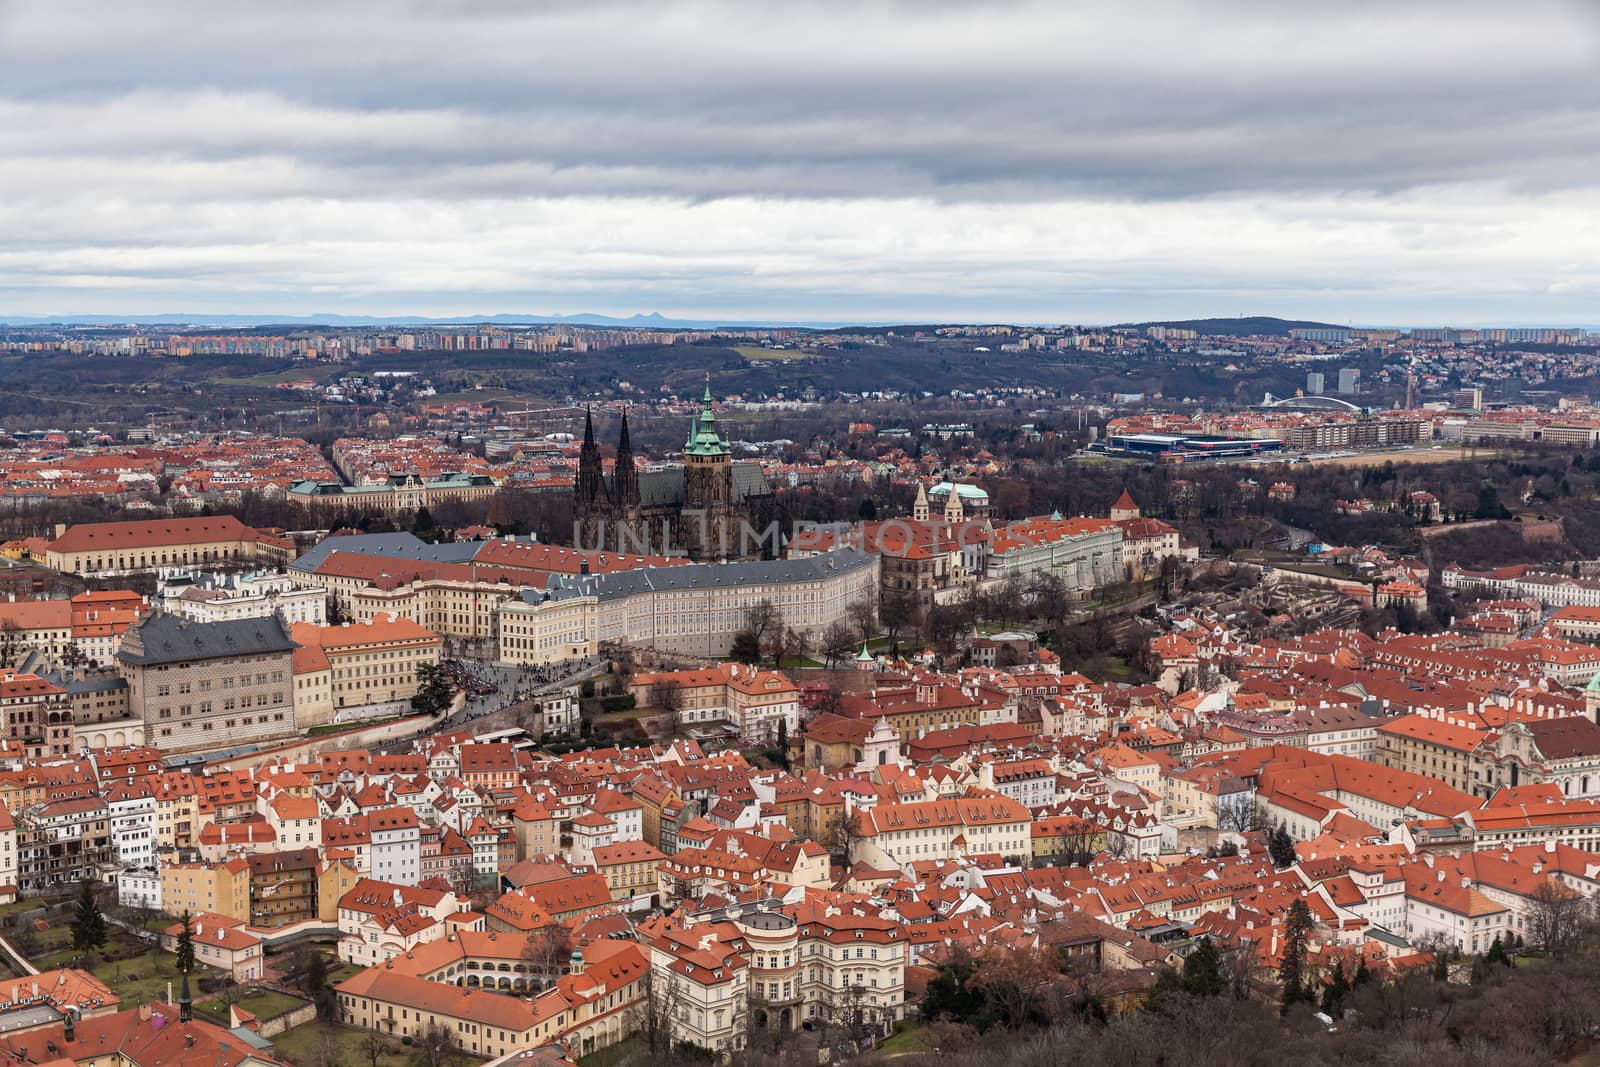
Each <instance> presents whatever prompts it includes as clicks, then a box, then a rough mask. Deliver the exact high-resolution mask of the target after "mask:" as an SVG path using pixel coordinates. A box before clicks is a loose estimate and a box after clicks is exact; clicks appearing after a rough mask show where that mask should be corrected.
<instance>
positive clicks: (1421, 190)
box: [0, 2, 1600, 326]
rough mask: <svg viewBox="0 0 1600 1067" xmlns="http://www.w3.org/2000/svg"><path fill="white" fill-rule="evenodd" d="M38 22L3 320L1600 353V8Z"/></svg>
mask: <svg viewBox="0 0 1600 1067" xmlns="http://www.w3.org/2000/svg"><path fill="white" fill-rule="evenodd" d="M0 30H3V32H0V58H3V59H4V61H5V62H6V63H7V66H8V69H9V70H10V71H11V72H12V74H13V78H12V79H10V86H11V87H10V88H8V89H7V90H4V91H3V92H0V113H4V114H5V115H6V120H7V121H6V122H5V123H4V124H3V127H4V129H5V130H6V135H5V136H4V140H3V142H0V143H4V144H5V146H6V148H7V152H6V155H5V157H4V162H3V163H0V224H3V227H4V231H5V232H7V233H8V234H9V235H10V236H9V238H8V240H7V241H6V242H5V243H4V244H3V245H0V318H3V317H6V316H13V317H14V316H51V317H53V316H60V315H69V316H72V315H77V316H84V315H93V314H110V315H118V316H129V317H132V316H141V315H152V314H169V313H175V314H182V315H185V316H194V317H195V318H196V319H200V320H203V319H204V317H205V316H207V315H222V314H228V313H259V314H266V315H269V316H304V315H332V314H345V315H372V316H385V317H387V316H401V315H422V316H430V317H459V318H462V319H471V318H476V317H479V316H484V315H494V314H505V313H512V314H528V315H530V317H532V316H555V315H564V314H576V313H588V314H604V315H613V316H620V317H627V316H629V315H633V314H635V313H649V312H659V313H661V314H662V315H665V316H668V317H671V318H680V319H725V320H729V321H778V322H796V321H806V322H812V321H816V322H829V323H846V322H862V323H892V322H962V321H975V322H986V321H1009V322H1078V323H1112V322H1123V321H1138V320H1148V319H1184V318H1191V317H1202V316H1217V317H1227V316H1230V315H1236V314H1245V315H1255V314H1271V315H1278V316H1282V317H1285V318H1304V319H1318V320H1322V321H1328V322H1333V323H1340V324H1344V323H1353V324H1375V325H1381V324H1400V325H1437V324H1444V323H1449V324H1455V325H1462V326H1476V325H1525V324H1526V325H1532V324H1541V325H1542V324H1574V325H1589V324H1592V323H1594V322H1595V317H1594V315H1593V312H1592V310H1591V309H1592V306H1593V299H1594V296H1595V293H1596V290H1597V288H1600V272H1597V271H1596V269H1595V268H1594V266H1593V263H1592V260H1593V257H1592V253H1591V251H1590V250H1591V249H1592V248H1593V246H1594V243H1595V242H1594V238H1595V236H1596V235H1595V232H1594V230H1595V224H1594V222H1593V218H1594V217H1595V213H1594V210H1593V209H1594V207H1595V204H1596V200H1597V198H1596V185H1595V179H1594V178H1593V177H1592V175H1593V173H1594V172H1595V168H1594V167H1593V166H1592V164H1593V163H1594V162H1595V154H1596V153H1595V152H1594V150H1593V149H1592V148H1591V147H1588V146H1590V145H1592V144H1593V143H1594V138H1593V137H1592V136H1591V134H1592V133H1593V132H1594V130H1595V128H1596V126H1597V125H1600V79H1597V78H1596V76H1595V74H1594V73H1593V71H1594V69H1595V63H1594V60H1595V57H1596V54H1597V52H1600V22H1597V20H1596V18H1595V16H1594V13H1593V12H1592V10H1591V9H1589V8H1586V7H1585V6H1583V5H1577V4H1562V3H1545V4H1535V5H1529V6H1526V7H1524V8H1520V9H1518V10H1517V11H1516V12H1509V11H1504V10H1500V9H1495V8H1491V7H1487V6H1484V7H1470V6H1469V7H1467V8H1465V9H1463V8H1460V7H1458V6H1453V7H1445V6H1442V5H1412V6H1408V7H1407V8H1405V9H1404V10H1380V9H1361V10H1357V11H1354V12H1351V11H1337V12H1335V11H1326V12H1304V11H1295V12H1293V13H1292V14H1291V13H1289V12H1288V11H1287V10H1282V11H1277V10H1267V11H1263V10H1262V9H1252V10H1251V11H1250V12H1249V13H1248V14H1221V15H1218V14H1216V13H1214V12H1211V11H1208V10H1206V9H1204V8H1201V7H1199V6H1197V5H1189V4H1181V3H1172V4H1166V5H1161V6H1160V7H1159V8H1157V9H1143V10H1142V11H1141V12H1140V14H1139V16H1137V17H1132V16H1117V15H1108V14H1097V13H1089V12H1081V11H1080V12H1066V13H1064V12H1061V11H1057V10H1055V9H1053V8H1050V7H1048V6H1045V5H1037V4H1029V3H1015V4H1006V5H1002V6H1000V7H997V8H991V9H987V10H985V11H983V12H970V11H966V10H963V9H961V8H958V7H955V6H934V7H931V8H929V7H927V6H925V5H916V6H912V5H898V4H886V5H878V6H875V7H872V8H869V9H866V10H856V9H853V8H852V9H845V8H837V9H830V8H828V7H827V6H826V5H823V6H820V7H809V8H807V9H805V10H803V11H801V10H783V11H761V10H756V9H750V8H740V7H720V6H717V5H703V6H695V7H685V6H678V5H663V6H655V5H652V6H649V7H643V6H638V5H633V4H627V3H616V4H607V5H584V6H581V7H579V6H572V7H554V8H541V9H540V10H539V11H538V12H528V11H526V10H524V9H523V8H522V7H521V6H520V5H494V4H487V5H486V4H474V5H471V6H470V7H457V6H450V5H445V6H442V7H437V8H429V9H426V10H419V11H412V12H409V13H408V14H407V16H406V17H404V18H390V17H387V16H384V15H383V14H382V11H381V10H380V9H378V8H370V9H368V8H362V7H361V6H359V5H340V7H339V8H338V9H337V10H323V9H319V8H317V7H315V6H312V5H295V4H291V5H289V6H288V7H287V8H284V9H278V10H275V11H274V13H273V14H272V15H271V16H270V17H269V16H267V15H264V14H262V15H252V14H238V13H232V14H219V13H217V12H215V11H214V10H210V9H201V8H199V7H198V6H196V5H193V4H188V3H181V2H172V3H162V4H154V5H141V6H140V7H139V8H138V9H137V10H130V9H117V8H109V7H108V8H104V9H102V10H100V11H99V12H98V14H97V16H96V17H94V18H83V17H81V13H75V14H74V15H73V16H66V15H63V14H62V13H61V12H60V11H59V9H56V8H53V7H52V6H51V5H46V4H37V3H35V4H30V3H19V4H13V5H8V7H7V8H6V11H5V12H4V13H0ZM152 59H153V60H154V61H152Z"/></svg>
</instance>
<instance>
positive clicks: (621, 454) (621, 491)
mask: <svg viewBox="0 0 1600 1067" xmlns="http://www.w3.org/2000/svg"><path fill="white" fill-rule="evenodd" d="M611 499H612V501H613V503H614V504H615V505H616V507H618V508H620V509H621V511H622V515H621V517H622V518H623V519H624V520H625V521H628V522H632V521H633V520H634V519H636V518H638V512H639V471H638V468H637V467H635V466H634V463H633V442H632V441H631V440H630V439H629V437H628V409H627V408H623V409H622V431H621V432H620V433H619V434H618V435H617V469H616V473H615V474H613V475H612V476H611Z"/></svg>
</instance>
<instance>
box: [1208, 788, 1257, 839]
mask: <svg viewBox="0 0 1600 1067" xmlns="http://www.w3.org/2000/svg"><path fill="white" fill-rule="evenodd" d="M1260 828H1261V817H1260V814H1259V813H1258V812H1257V810H1256V806H1255V804H1254V803H1252V802H1251V799H1250V795H1249V794H1248V793H1230V794H1228V795H1227V796H1225V797H1224V796H1219V797H1218V798H1217V829H1218V830H1231V831H1233V832H1234V833H1240V834H1246V833H1249V832H1250V831H1252V830H1259V829H1260Z"/></svg>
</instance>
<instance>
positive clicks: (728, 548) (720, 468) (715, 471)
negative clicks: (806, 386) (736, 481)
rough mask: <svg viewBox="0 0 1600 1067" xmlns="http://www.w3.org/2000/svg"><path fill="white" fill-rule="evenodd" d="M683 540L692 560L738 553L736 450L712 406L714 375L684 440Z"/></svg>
mask: <svg viewBox="0 0 1600 1067" xmlns="http://www.w3.org/2000/svg"><path fill="white" fill-rule="evenodd" d="M683 507H684V510H685V511H686V512H699V514H698V515H694V514H688V515H685V516H684V518H683V527H684V528H683V542H684V547H685V548H687V549H688V551H689V556H690V558H692V559H718V558H721V557H724V556H729V555H738V553H739V546H738V545H736V544H735V543H734V530H733V450H732V449H730V448H729V447H728V442H727V441H726V440H725V439H724V438H723V436H722V434H721V433H720V432H718V430H717V416H716V412H714V411H712V409H711V375H710V374H707V375H706V393H705V399H704V401H703V404H702V407H701V409H700V414H699V415H697V416H695V419H694V421H693V422H692V423H690V424H689V438H688V440H686V441H684V443H683Z"/></svg>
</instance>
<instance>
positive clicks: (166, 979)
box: [35, 952, 227, 1016]
mask: <svg viewBox="0 0 1600 1067" xmlns="http://www.w3.org/2000/svg"><path fill="white" fill-rule="evenodd" d="M35 965H36V966H42V965H40V964H39V963H38V961H37V960H36V961H35ZM93 974H94V976H95V977H96V978H98V979H100V980H101V981H102V982H104V983H105V984H106V985H107V986H109V987H110V989H111V991H112V992H113V993H115V994H116V995H117V996H119V997H121V998H122V1006H123V1008H125V1009H126V1008H133V1007H137V1006H138V1005H140V1004H147V1003H149V1002H151V1001H154V1000H166V999H167V989H168V987H169V986H170V987H171V989H172V995H173V996H174V997H176V996H177V995H178V990H179V988H180V985H181V983H182V978H183V976H182V975H181V974H180V973H179V972H178V968H177V957H176V956H174V955H173V954H172V953H170V952H163V953H161V954H160V955H159V956H157V957H156V958H155V959H151V958H150V956H149V955H143V956H136V957H134V958H133V959H127V960H107V961H104V962H102V963H100V964H98V965H96V967H95V968H94V971H93ZM196 981H197V978H196V976H194V975H190V976H189V983H190V984H189V992H190V994H191V995H192V994H194V993H195V992H196V991H197V989H196V986H195V985H194V983H195V982H196ZM226 1014H227V1013H226V1012H224V1013H223V1015H224V1016H226Z"/></svg>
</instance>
